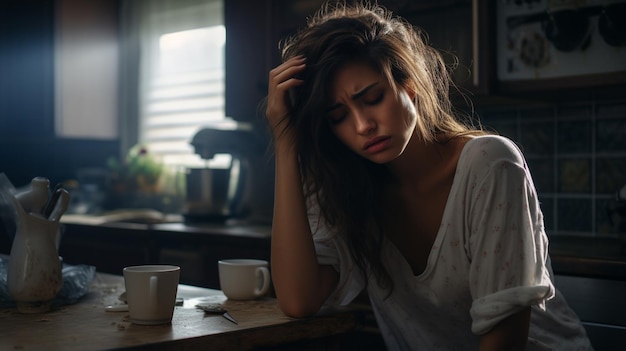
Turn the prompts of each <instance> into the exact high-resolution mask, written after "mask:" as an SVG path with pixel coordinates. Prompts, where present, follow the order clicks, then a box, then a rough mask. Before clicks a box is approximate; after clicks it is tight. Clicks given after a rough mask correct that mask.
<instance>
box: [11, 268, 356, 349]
mask: <svg viewBox="0 0 626 351" xmlns="http://www.w3.org/2000/svg"><path fill="white" fill-rule="evenodd" d="M123 291H124V283H123V279H122V277H121V276H114V275H108V274H98V276H97V278H96V281H95V282H94V284H93V285H92V287H91V289H90V292H89V294H87V295H86V296H85V297H84V298H83V299H82V300H81V301H80V302H78V303H77V304H74V305H70V306H64V307H59V308H56V309H55V310H53V311H51V312H48V313H43V314H22V313H19V312H18V311H17V310H16V309H0V334H1V335H2V336H1V337H0V350H26V351H30V350H44V351H51V350H55V351H56V350H81V351H90V350H111V349H113V350H122V349H133V350H148V349H149V350H196V349H198V350H229V351H234V350H250V349H258V348H264V349H272V350H274V349H280V350H289V349H302V348H303V345H304V346H306V349H315V348H314V347H313V346H314V345H318V346H322V347H324V348H325V349H328V348H329V347H330V348H332V344H333V343H336V342H337V340H338V335H341V334H344V333H350V332H352V331H355V330H357V329H358V328H359V318H360V311H361V310H362V307H350V308H346V309H333V310H330V309H326V310H322V311H321V312H320V313H319V314H318V315H317V316H315V317H312V318H308V319H293V318H289V317H286V316H285V315H284V314H283V313H282V312H281V311H280V309H279V308H278V305H277V302H276V300H275V299H273V298H262V299H259V300H254V301H233V300H228V299H227V298H226V297H225V296H224V295H223V294H222V292H221V291H219V290H212V289H205V288H198V287H193V286H189V285H180V286H179V290H178V297H182V298H183V299H184V303H183V306H177V307H176V308H175V310H174V317H173V320H172V323H171V324H167V325H159V326H140V325H135V324H132V323H131V322H130V321H129V319H128V312H106V311H105V306H106V305H111V304H116V303H119V301H118V296H119V295H120V294H121V293H122V292H123ZM202 302H217V303H222V304H223V306H224V307H225V308H226V309H227V310H228V311H229V312H230V314H231V315H232V316H233V317H234V318H235V319H236V320H237V321H238V323H239V324H238V325H236V324H234V323H232V322H230V321H228V320H226V319H225V318H224V317H222V316H221V315H219V314H215V315H214V314H205V313H204V312H203V311H201V310H200V309H198V308H196V307H195V305H196V304H198V303H202ZM296 345H297V346H296Z"/></svg>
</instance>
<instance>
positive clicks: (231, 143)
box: [183, 119, 258, 222]
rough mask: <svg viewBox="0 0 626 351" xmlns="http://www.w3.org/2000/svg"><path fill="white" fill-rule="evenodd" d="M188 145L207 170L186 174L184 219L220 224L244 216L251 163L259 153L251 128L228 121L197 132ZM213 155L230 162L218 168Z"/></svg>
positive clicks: (193, 169)
mask: <svg viewBox="0 0 626 351" xmlns="http://www.w3.org/2000/svg"><path fill="white" fill-rule="evenodd" d="M190 144H191V145H192V146H193V147H194V150H195V152H196V154H198V155H199V156H200V157H201V158H202V159H204V160H206V166H205V167H203V168H192V169H188V170H187V178H186V187H187V191H186V203H185V207H184V210H183V215H184V217H185V219H186V220H187V221H192V222H202V221H223V220H225V219H228V218H243V217H245V216H247V215H248V214H249V212H250V210H249V209H250V199H251V194H252V181H253V178H252V176H253V175H252V173H251V167H250V159H251V157H252V156H253V154H254V153H255V152H258V145H257V143H256V138H255V135H254V134H253V133H252V127H251V126H250V125H248V124H245V123H242V122H237V121H234V120H232V119H228V121H222V123H221V124H216V125H211V126H207V127H206V128H203V129H201V130H199V131H198V132H197V133H196V134H195V135H194V137H193V138H192V140H191V142H190ZM216 155H229V156H230V162H223V163H222V164H218V162H215V161H217V160H219V158H217V157H216ZM223 159H228V157H225V158H223Z"/></svg>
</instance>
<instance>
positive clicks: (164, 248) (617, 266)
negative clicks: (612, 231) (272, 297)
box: [61, 216, 626, 288]
mask: <svg viewBox="0 0 626 351" xmlns="http://www.w3.org/2000/svg"><path fill="white" fill-rule="evenodd" d="M62 222H63V223H64V225H65V235H64V236H63V239H62V242H61V251H62V252H63V251H65V252H64V255H67V253H68V250H71V251H73V252H76V249H78V248H79V247H81V246H86V245H93V243H94V242H99V241H103V240H108V241H110V242H111V243H109V244H108V245H113V246H114V247H115V248H116V250H118V251H121V252H122V253H123V251H124V248H122V247H120V246H119V245H118V244H116V243H117V242H119V241H120V240H121V241H125V242H126V245H125V247H126V248H134V249H135V251H134V252H135V253H132V254H130V255H131V257H130V261H132V255H134V256H137V255H138V254H137V251H136V249H138V248H139V247H143V249H144V250H143V252H142V253H141V255H142V256H143V257H142V260H143V261H147V262H154V261H160V262H161V261H164V260H165V259H167V260H168V261H176V260H179V259H182V258H185V257H186V258H187V259H188V260H189V261H188V262H177V263H179V264H188V265H189V266H190V269H188V272H189V271H190V270H192V269H191V267H192V265H194V264H197V263H203V264H204V265H205V266H206V265H208V266H210V267H209V268H210V270H211V271H214V274H217V271H216V268H213V267H212V266H213V263H214V262H213V261H214V260H213V259H210V260H209V259H208V258H206V257H210V256H211V255H213V256H216V257H220V258H228V257H230V258H234V257H236V256H241V257H253V258H261V259H269V250H270V236H271V227H270V225H267V224H255V223H246V222H243V221H229V222H226V223H184V222H183V221H182V218H180V217H168V218H167V219H161V220H159V219H156V218H153V220H146V219H145V218H144V219H143V220H123V221H110V222H102V221H100V223H99V224H94V223H95V222H94V220H93V219H87V220H86V219H84V218H82V219H81V218H80V217H76V216H69V217H67V216H64V217H63V218H62ZM92 240H93V242H92ZM77 242H80V245H78V246H77V247H75V249H72V248H71V247H68V246H72V245H74V244H76V243H77ZM102 245H104V246H107V244H106V243H103V244H102ZM201 248H204V249H201ZM198 250H200V251H198ZM198 252H201V253H199V254H198ZM549 252H550V256H551V260H552V266H553V268H554V272H555V273H556V274H560V275H572V276H584V277H592V278H603V279H616V280H626V242H623V241H621V240H620V239H619V238H597V237H576V236H552V237H550V243H549ZM94 254H97V253H96V252H94ZM202 255H204V256H205V259H204V261H206V260H209V262H200V261H203V260H202V259H201V257H200V256H202ZM70 256H72V255H70ZM79 256H81V257H76V260H80V259H90V258H92V256H93V255H91V254H89V253H86V254H84V255H79ZM119 256H120V255H119V252H118V258H120V260H119V261H120V264H118V265H115V266H114V267H103V268H104V269H105V271H107V272H111V273H117V272H118V270H119V269H121V266H120V265H121V263H122V262H123V261H124V260H123V259H121V257H119ZM121 256H124V255H121ZM194 257H195V260H194ZM67 258H68V259H70V258H71V257H67ZM127 261H128V260H127ZM76 263H84V262H80V261H77V262H76ZM92 264H94V263H92ZM94 265H95V264H94ZM96 266H98V265H96ZM198 274H201V273H198ZM197 278H198V279H196V280H195V281H194V280H193V279H192V281H190V282H189V283H191V284H196V285H201V286H204V285H206V284H203V282H202V281H200V280H202V279H200V278H199V277H197ZM212 279H213V278H212ZM211 284H212V285H213V286H208V287H212V288H215V287H216V286H214V285H215V279H213V280H212V281H211Z"/></svg>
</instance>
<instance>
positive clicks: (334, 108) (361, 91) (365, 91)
mask: <svg viewBox="0 0 626 351" xmlns="http://www.w3.org/2000/svg"><path fill="white" fill-rule="evenodd" d="M376 85H378V82H374V83H372V84H370V85H368V86H366V87H365V88H363V89H361V90H359V91H357V92H356V93H354V94H353V95H352V96H351V99H352V100H356V99H358V98H360V97H361V96H363V95H365V94H367V92H368V91H369V90H370V89H372V88H373V87H375V86H376ZM339 107H341V104H340V103H336V104H334V105H331V106H330V107H329V108H328V109H327V110H326V112H330V111H332V110H336V109H338V108H339Z"/></svg>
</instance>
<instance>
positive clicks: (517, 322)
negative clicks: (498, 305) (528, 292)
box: [480, 307, 530, 351]
mask: <svg viewBox="0 0 626 351" xmlns="http://www.w3.org/2000/svg"><path fill="white" fill-rule="evenodd" d="M529 326H530V307H526V308H524V309H523V310H521V311H520V312H517V313H516V314H514V315H511V316H510V317H508V318H506V319H504V320H503V321H502V322H500V323H498V324H496V325H495V327H493V329H491V330H490V331H489V332H487V333H486V334H484V335H482V336H481V337H480V351H517V350H520V351H523V350H525V349H526V343H527V342H528V328H529Z"/></svg>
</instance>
